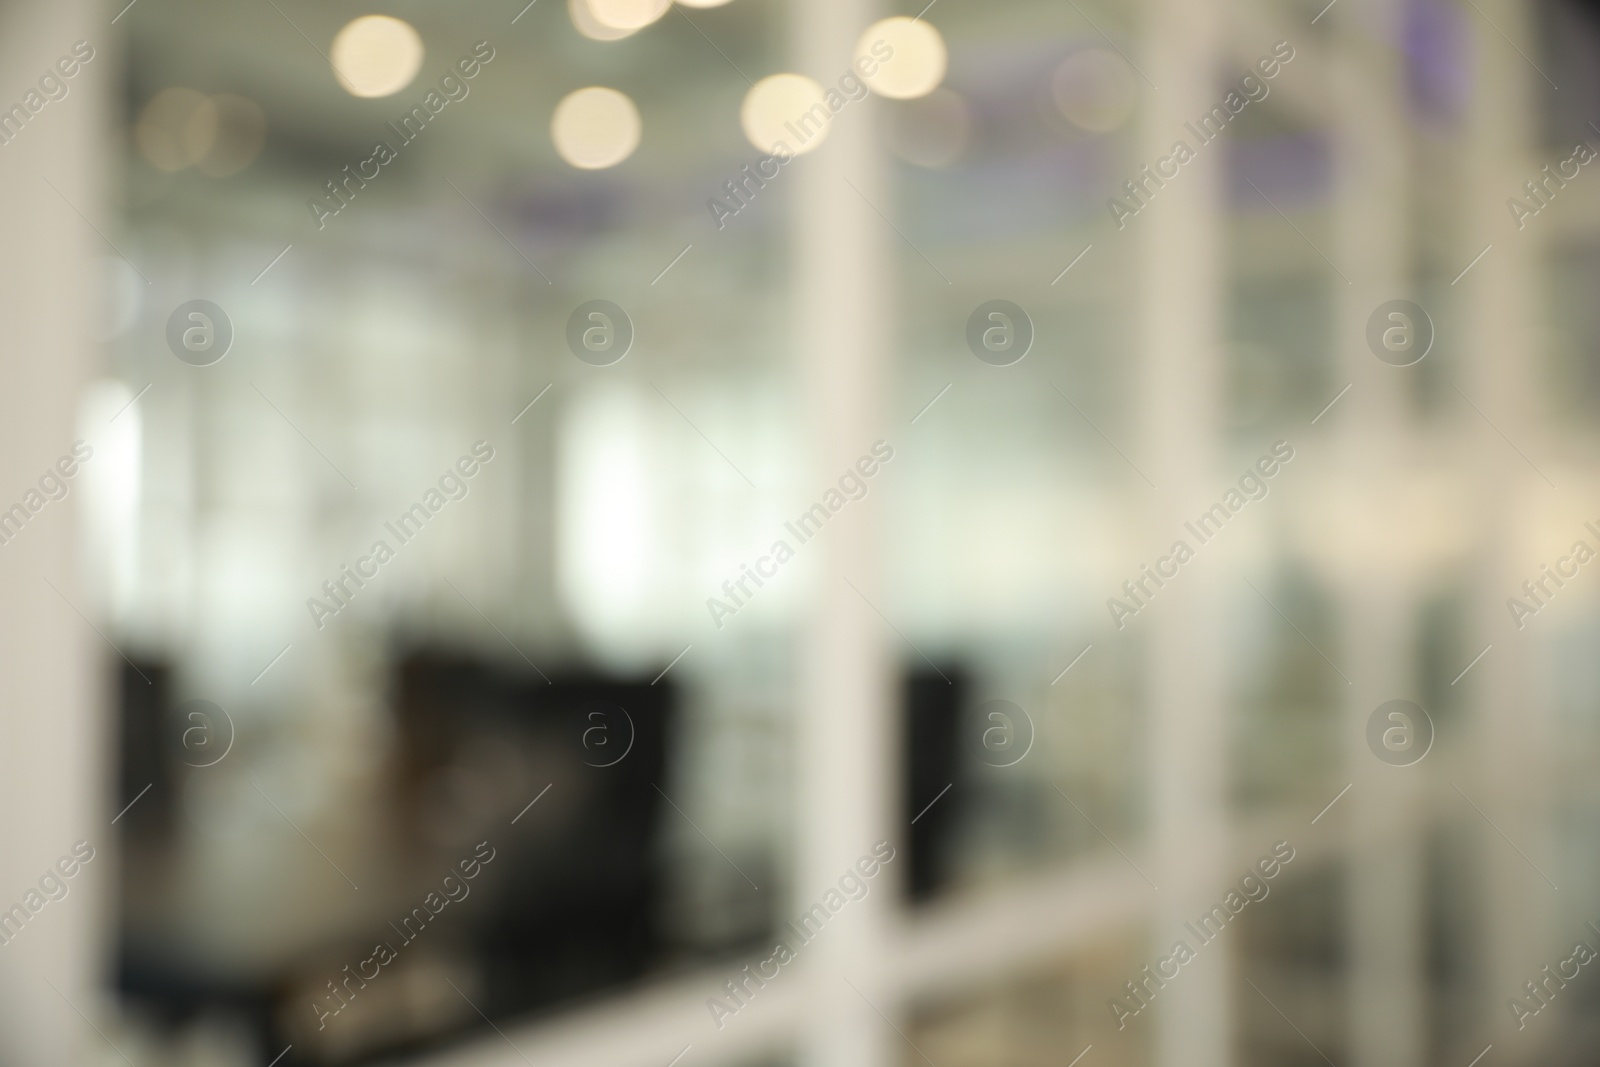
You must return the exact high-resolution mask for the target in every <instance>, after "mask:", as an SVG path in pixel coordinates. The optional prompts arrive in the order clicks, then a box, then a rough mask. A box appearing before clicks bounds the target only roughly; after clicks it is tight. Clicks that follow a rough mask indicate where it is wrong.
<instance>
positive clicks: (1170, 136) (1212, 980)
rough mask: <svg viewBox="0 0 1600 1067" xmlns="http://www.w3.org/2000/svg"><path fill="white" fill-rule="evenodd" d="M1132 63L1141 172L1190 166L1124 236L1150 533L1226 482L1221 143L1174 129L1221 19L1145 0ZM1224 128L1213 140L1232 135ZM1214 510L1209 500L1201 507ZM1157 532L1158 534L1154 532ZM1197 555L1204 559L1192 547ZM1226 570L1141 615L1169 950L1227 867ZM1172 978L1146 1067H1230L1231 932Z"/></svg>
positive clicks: (1209, 564) (1164, 938)
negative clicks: (1132, 258)
mask: <svg viewBox="0 0 1600 1067" xmlns="http://www.w3.org/2000/svg"><path fill="white" fill-rule="evenodd" d="M1148 16H1149V21H1148V22H1147V23H1146V26H1145V31H1144V39H1145V41H1146V43H1147V48H1146V51H1145V52H1144V54H1143V55H1142V56H1140V57H1137V58H1139V59H1140V61H1141V63H1140V65H1141V66H1143V67H1144V70H1145V72H1146V73H1147V74H1148V75H1149V76H1150V78H1151V79H1152V80H1153V81H1154V82H1155V84H1156V85H1158V86H1160V89H1159V90H1152V89H1149V88H1148V86H1146V92H1145V99H1144V105H1143V107H1142V109H1141V129H1140V133H1139V138H1138V140H1139V156H1138V159H1137V161H1136V162H1137V163H1138V164H1151V165H1154V163H1155V161H1156V160H1157V159H1158V158H1160V157H1162V156H1165V155H1168V154H1169V153H1170V152H1171V150H1172V145H1173V142H1174V141H1175V140H1177V139H1179V138H1182V139H1183V140H1184V141H1186V142H1188V143H1189V144H1190V146H1191V147H1193V148H1195V150H1196V151H1197V153H1198V158H1196V160H1195V161H1194V162H1193V163H1190V164H1188V165H1187V166H1185V167H1184V168H1183V170H1182V172H1181V173H1180V174H1179V175H1178V177H1177V178H1175V179H1173V180H1171V181H1169V182H1168V183H1167V184H1166V186H1165V187H1164V188H1162V189H1161V190H1160V191H1159V193H1157V195H1156V196H1155V198H1154V199H1153V201H1152V202H1151V204H1150V206H1149V207H1148V208H1146V209H1144V210H1142V211H1141V212H1140V213H1139V215H1138V217H1137V218H1135V219H1132V220H1129V222H1128V227H1127V229H1128V231H1137V232H1136V233H1130V232H1127V231H1124V232H1123V233H1122V234H1120V235H1119V236H1120V238H1121V239H1123V240H1138V241H1140V242H1141V255H1140V268H1139V269H1140V273H1139V289H1140V292H1139V317H1140V325H1139V330H1140V332H1139V335H1138V336H1139V345H1140V373H1141V375H1142V381H1141V382H1140V385H1139V397H1140V402H1141V405H1142V411H1141V417H1142V423H1143V441H1144V448H1143V452H1144V455H1145V457H1146V458H1147V461H1148V462H1149V464H1150V467H1149V468H1148V470H1149V473H1150V476H1151V478H1152V479H1153V480H1154V482H1155V484H1156V485H1157V486H1158V487H1159V489H1158V490H1154V491H1151V490H1148V489H1147V487H1145V486H1144V485H1142V484H1140V485H1138V486H1137V487H1136V490H1135V491H1136V492H1148V493H1149V495H1150V497H1152V498H1153V502H1152V503H1151V505H1150V506H1149V508H1148V515H1149V516H1150V519H1151V525H1150V529H1151V530H1152V531H1161V534H1160V535H1161V536H1165V534H1166V532H1167V531H1172V530H1180V529H1181V528H1182V520H1183V519H1184V518H1185V517H1192V516H1193V515H1196V514H1198V513H1199V512H1200V511H1201V510H1203V508H1204V506H1205V504H1204V503H1202V501H1203V500H1205V498H1206V497H1207V495H1208V494H1210V493H1211V487H1213V486H1216V485H1218V484H1219V483H1220V482H1221V476H1220V474H1219V471H1220V466H1221V465H1220V463H1219V462H1218V459H1217V447H1218V442H1219V440H1220V436H1221V434H1220V428H1219V422H1220V405H1221V402H1222V364H1221V358H1220V352H1219V345H1218V335H1219V330H1220V313H1221V308H1222V306H1223V302H1224V295H1225V289H1224V280H1225V279H1226V278H1227V275H1228V271H1227V268H1226V265H1225V259H1226V246H1225V245H1224V243H1223V242H1222V240H1221V234H1220V228H1221V225H1222V219H1221V215H1222V198H1223V184H1222V179H1223V176H1224V174H1225V173H1226V169H1225V168H1226V158H1225V153H1226V151H1227V147H1226V145H1224V144H1220V143H1218V144H1207V145H1196V143H1195V138H1194V136H1193V135H1192V134H1190V133H1189V132H1188V131H1187V130H1186V129H1185V128H1184V122H1185V121H1186V120H1190V119H1193V118H1195V117H1196V116H1198V115H1201V114H1203V113H1204V112H1206V111H1208V110H1209V109H1210V108H1211V107H1212V106H1214V105H1215V104H1217V103H1218V102H1220V100H1221V91H1220V89H1219V87H1218V84H1217V79H1216V76H1215V75H1216V71H1217V69H1218V63H1219V59H1220V56H1221V54H1222V50H1221V47H1220V44H1221V41H1220V40H1219V30H1220V27H1221V26H1222V24H1223V11H1222V10H1221V8H1220V6H1219V5H1218V4H1216V3H1214V2H1211V0H1155V2H1154V3H1152V4H1151V5H1150V7H1149V9H1148ZM1231 136H1233V134H1232V133H1231V132H1229V133H1224V134H1223V137H1224V138H1227V137H1231ZM1205 503H1209V501H1205ZM1152 535H1153V536H1155V534H1154V533H1153V534H1152ZM1202 552H1203V550H1202ZM1223 563H1225V561H1224V560H1223V559H1222V558H1220V557H1216V558H1212V559H1210V560H1207V559H1205V558H1204V557H1203V556H1202V557H1201V558H1200V559H1198V560H1197V561H1196V563H1195V564H1194V565H1193V566H1192V567H1191V568H1189V569H1188V570H1187V571H1186V572H1185V573H1184V574H1183V576H1182V580H1181V581H1177V582H1173V583H1171V585H1170V586H1169V587H1168V588H1166V589H1163V590H1162V593H1161V599H1160V600H1159V601H1158V602H1156V603H1155V604H1154V605H1153V606H1152V610H1151V611H1150V612H1149V613H1148V615H1147V616H1141V622H1142V621H1143V620H1144V619H1145V618H1148V620H1149V623H1150V625H1149V627H1148V628H1147V629H1146V631H1145V638H1146V641H1147V644H1146V648H1145V653H1146V658H1145V668H1144V670H1145V676H1146V679H1147V684H1148V687H1149V701H1150V703H1149V715H1150V726H1149V735H1150V739H1151V742H1150V743H1151V753H1150V786H1151V792H1152V796H1153V804H1152V815H1153V819H1154V826H1153V833H1154V841H1155V845H1156V848H1157V851H1158V854H1159V859H1158V862H1157V865H1156V866H1157V869H1158V872H1159V873H1154V874H1153V877H1154V880H1155V882H1156V883H1157V884H1158V885H1159V886H1160V892H1159V894H1158V895H1157V904H1156V906H1155V908H1154V910H1153V912H1152V916H1151V918H1152V922H1153V924H1154V925H1153V928H1152V931H1151V933H1152V936H1153V938H1154V939H1155V943H1153V944H1152V945H1151V950H1152V951H1155V950H1156V949H1158V948H1159V949H1160V950H1161V951H1162V952H1165V951H1166V949H1167V948H1169V947H1170V946H1171V942H1172V939H1174V938H1177V937H1181V936H1184V929H1183V924H1184V922H1186V921H1189V920H1192V919H1195V918H1197V917H1198V916H1199V915H1201V914H1202V913H1204V912H1205V911H1206V910H1207V909H1208V908H1209V907H1210V905H1211V904H1212V903H1214V902H1215V899H1216V890H1217V889H1218V887H1219V886H1220V885H1221V884H1222V883H1223V882H1224V881H1225V880H1226V879H1227V878H1228V877H1230V874H1232V873H1233V872H1229V871H1226V870H1225V869H1224V868H1223V866H1222V865H1223V864H1224V862H1225V861H1226V860H1227V857H1228V856H1229V854H1230V850H1229V848H1228V831H1227V823H1226V811H1225V802H1226V778H1227V774H1226V772H1227V745H1226V737H1227V722H1226V717H1225V715H1224V705H1223V702H1222V699H1221V692H1220V689H1221V686H1222V684H1223V679H1222V672H1221V662H1222V648H1221V642H1220V640H1219V629H1218V627H1217V625H1216V620H1217V618H1218V617H1219V615H1220V612H1221V602H1222V601H1221V594H1222V592H1223V589H1224V587H1223V584H1222V583H1223V582H1224V581H1225V580H1226V579H1225V578H1224V576H1223V574H1222V572H1221V571H1219V569H1218V567H1219V565H1220V564H1223ZM1185 940H1187V941H1190V942H1191V947H1195V948H1196V949H1197V951H1198V952H1199V953H1200V958H1199V959H1197V960H1196V961H1195V963H1193V964H1191V965H1189V966H1188V967H1186V968H1185V973H1184V974H1183V975H1182V980H1181V981H1176V982H1173V983H1171V984H1170V985H1169V986H1168V987H1167V988H1166V989H1164V990H1162V992H1161V994H1160V1000H1159V1001H1158V1002H1157V1004H1156V1005H1155V1015H1156V1019H1155V1022H1156V1024H1157V1031H1156V1054H1155V1062H1156V1063H1158V1064H1160V1065H1162V1067H1180V1065H1181V1067H1226V1065H1227V1064H1230V1063H1232V1062H1233V1050H1232V1044H1233V1042H1232V1018H1231V1013H1232V996H1231V992H1230V990H1231V986H1232V983H1233V981H1234V978H1233V973H1232V942H1233V940H1234V939H1233V938H1231V937H1222V938H1218V939H1217V940H1216V941H1215V942H1213V943H1211V944H1209V945H1206V946H1204V947H1198V946H1194V945H1193V944H1192V942H1193V938H1192V937H1185Z"/></svg>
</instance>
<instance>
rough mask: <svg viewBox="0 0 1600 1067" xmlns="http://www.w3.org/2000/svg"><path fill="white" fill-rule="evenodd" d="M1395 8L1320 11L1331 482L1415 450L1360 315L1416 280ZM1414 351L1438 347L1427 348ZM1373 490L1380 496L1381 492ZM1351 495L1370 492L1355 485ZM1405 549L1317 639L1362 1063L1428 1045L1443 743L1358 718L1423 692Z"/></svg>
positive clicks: (1403, 1060) (1344, 587) (1351, 478)
mask: <svg viewBox="0 0 1600 1067" xmlns="http://www.w3.org/2000/svg"><path fill="white" fill-rule="evenodd" d="M1401 14H1402V12H1401V11H1400V10H1398V9H1397V8H1395V7H1394V5H1392V4H1389V3H1385V2H1383V0H1355V2H1354V3H1348V2H1347V3H1344V4H1340V5H1339V6H1338V7H1335V8H1333V9H1331V10H1330V11H1329V12H1328V14H1327V18H1328V19H1329V20H1331V21H1333V23H1334V25H1333V26H1331V27H1330V29H1332V30H1333V31H1334V35H1333V38H1332V47H1331V48H1330V50H1329V63H1328V68H1327V69H1328V72H1329V76H1330V78H1331V79H1332V82H1333V90H1334V93H1335V94H1336V97H1337V99H1338V101H1339V102H1340V103H1339V106H1337V107H1335V108H1334V109H1333V115H1334V121H1335V125H1334V129H1333V134H1334V138H1335V140H1334V145H1335V152H1334V168H1335V170H1334V175H1335V177H1334V181H1335V186H1334V199H1333V210H1334V212H1335V218H1336V220H1337V221H1336V225H1335V227H1334V229H1333V234H1332V236H1333V241H1332V249H1331V254H1332V256H1333V260H1334V262H1335V263H1337V264H1338V265H1339V268H1340V270H1342V271H1343V272H1344V273H1345V275H1347V276H1348V278H1349V281H1348V282H1346V281H1345V279H1343V278H1340V277H1338V276H1337V275H1333V276H1332V277H1331V278H1330V279H1329V284H1331V285H1332V286H1334V287H1335V288H1336V290H1337V298H1336V306H1337V307H1338V309H1339V311H1338V324H1339V325H1338V333H1337V335H1336V338H1337V340H1336V344H1337V352H1338V355H1339V359H1338V360H1337V361H1336V364H1335V374H1336V375H1337V380H1336V381H1334V382H1333V383H1332V388H1331V389H1330V391H1329V396H1328V399H1332V397H1333V395H1334V393H1336V392H1337V391H1338V390H1340V389H1342V388H1344V386H1345V384H1346V383H1349V384H1350V385H1351V391H1350V394H1349V395H1348V396H1346V397H1345V398H1344V399H1343V400H1342V401H1340V404H1341V406H1342V407H1343V410H1339V409H1337V408H1336V409H1334V411H1333V412H1330V414H1329V417H1328V419H1327V420H1326V422H1325V423H1323V424H1320V427H1321V429H1322V430H1323V431H1324V433H1325V434H1326V435H1327V441H1326V446H1325V447H1327V449H1328V451H1329V453H1330V457H1329V458H1330V459H1331V460H1332V462H1329V463H1326V464H1325V465H1324V470H1325V471H1327V472H1328V474H1329V475H1333V476H1335V477H1337V482H1336V484H1338V485H1345V486H1348V485H1352V484H1354V485H1367V486H1370V487H1373V488H1374V489H1376V487H1377V486H1379V485H1381V484H1382V483H1383V482H1384V481H1387V480H1388V478H1390V477H1399V478H1406V477H1409V476H1411V474H1412V473H1413V472H1414V468H1411V467H1410V466H1409V465H1408V464H1406V463H1405V462H1404V461H1403V460H1402V459H1400V458H1399V457H1403V456H1406V455H1409V454H1414V453H1413V452H1412V451H1411V449H1410V447H1409V442H1411V441H1412V439H1413V435H1411V434H1410V433H1409V432H1408V429H1407V428H1408V426H1409V425H1410V422H1411V418H1412V416H1411V414H1410V412H1409V404H1410V400H1409V392H1410V389H1411V387H1412V386H1413V385H1414V383H1415V380H1416V377H1417V375H1418V374H1419V373H1420V370H1419V368H1417V367H1393V366H1390V365H1388V364H1386V363H1384V362H1382V361H1380V360H1379V359H1378V358H1377V356H1376V355H1374V353H1373V352H1372V351H1371V349H1369V348H1368V346H1367V340H1366V329H1367V320H1368V319H1369V318H1370V317H1371V315H1372V314H1373V312H1374V311H1375V310H1376V309H1377V308H1378V307H1379V306H1380V305H1382V304H1384V303H1386V302H1388V301H1390V300H1396V299H1407V300H1413V301H1416V300H1419V299H1420V298H1421V297H1422V295H1423V294H1421V293H1419V292H1416V291H1415V290H1414V286H1413V278H1412V275H1411V271H1410V264H1411V241H1410V233H1411V212H1410V199H1409V198H1410V177H1409V168H1408V166H1407V163H1408V159H1409V153H1410V143H1409V136H1408V133H1409V131H1408V129H1407V126H1406V116H1407V114H1408V113H1409V105H1408V103H1407V99H1406V95H1407V91H1406V85H1405V82H1404V77H1403V71H1402V69H1401V67H1400V60H1401V53H1400V51H1399V48H1400V43H1401V25H1400V19H1401ZM1423 302H1424V303H1426V301H1423ZM1427 310H1428V311H1429V312H1430V314H1431V315H1432V317H1433V319H1434V321H1435V324H1437V323H1439V322H1441V321H1443V320H1444V317H1445V315H1446V314H1447V309H1446V308H1443V307H1431V308H1427ZM1426 358H1430V359H1433V360H1435V361H1437V360H1439V359H1441V358H1446V357H1445V356H1444V355H1443V354H1442V352H1441V351H1439V350H1438V349H1437V348H1436V349H1435V350H1434V351H1433V352H1431V353H1430V355H1429V356H1428V357H1426ZM1340 472H1347V473H1345V474H1344V475H1341V474H1340ZM1389 472H1393V474H1392V475H1391V474H1390V473H1389ZM1363 495H1366V494H1363ZM1372 496H1373V498H1374V499H1378V500H1381V499H1392V498H1391V497H1390V496H1389V495H1388V494H1386V493H1374V494H1372ZM1349 505H1350V506H1351V507H1354V508H1360V509H1367V508H1375V507H1376V506H1377V505H1375V504H1370V503H1369V502H1368V501H1366V500H1361V499H1353V500H1351V501H1349ZM1368 520H1369V521H1370V523H1371V524H1372V526H1373V527H1376V526H1377V524H1378V522H1379V521H1380V520H1379V519H1378V518H1377V517H1376V516H1375V515H1371V514H1370V513H1369V515H1368ZM1402 536H1403V535H1402ZM1409 547H1410V546H1408V545H1405V544H1402V543H1397V542H1395V541H1393V540H1390V541H1387V542H1385V543H1382V544H1379V545H1362V546H1361V547H1360V548H1359V549H1356V550H1353V551H1351V552H1350V554H1349V555H1348V556H1347V557H1345V558H1343V559H1342V561H1341V562H1342V563H1343V566H1341V567H1340V568H1339V569H1338V570H1336V571H1335V572H1334V573H1333V575H1332V580H1333V581H1334V582H1335V583H1336V585H1337V588H1338V591H1339V592H1338V602H1339V619H1340V626H1339V631H1340V634H1341V640H1340V642H1339V645H1338V648H1337V650H1335V649H1330V650H1329V651H1330V652H1331V653H1333V655H1334V658H1335V659H1336V660H1338V661H1340V666H1341V668H1342V669H1343V670H1344V672H1345V674H1347V675H1348V676H1349V677H1350V679H1351V680H1352V682H1353V683H1354V684H1348V685H1347V684H1343V683H1341V688H1342V689H1343V693H1342V696H1343V697H1344V701H1345V711H1344V728H1343V730H1342V736H1343V737H1344V738H1345V741H1346V743H1345V758H1346V762H1347V768H1346V769H1347V775H1346V777H1345V779H1344V780H1345V781H1349V782H1352V783H1353V784H1352V786H1351V790H1350V794H1349V796H1348V797H1347V798H1345V800H1343V801H1341V803H1342V804H1344V805H1346V810H1345V811H1342V812H1341V811H1338V810H1337V809H1335V810H1334V811H1333V812H1330V813H1329V817H1328V819H1327V820H1326V821H1325V822H1323V823H1322V824H1321V825H1320V826H1319V827H1318V830H1320V831H1321V832H1322V833H1324V834H1335V833H1342V835H1343V836H1344V838H1345V840H1346V842H1347V845H1346V850H1345V856H1346V871H1345V877H1346V886H1347V894H1346V899H1345V916H1344V922H1345V938H1346V943H1347V945H1348V946H1349V967H1348V970H1347V971H1346V973H1345V975H1344V984H1345V989H1346V996H1347V998H1348V1000H1347V1004H1348V1009H1347V1010H1348V1026H1349V1037H1348V1042H1349V1050H1350V1057H1351V1061H1352V1063H1353V1064H1356V1065H1359V1067H1416V1065H1419V1064H1421V1063H1422V1062H1424V1060H1425V1058H1426V1053H1427V1019H1426V1015H1425V1011H1426V991H1427V987H1428V984H1429V983H1428V976H1427V974H1426V969H1425V966H1424V962H1425V961H1424V949H1425V944H1424V941H1425V937H1424V935H1425V932H1426V930H1427V914H1426V907H1425V903H1426V902H1425V901H1424V899H1423V888H1424V887H1423V875H1424V864H1423V856H1424V854H1425V844H1426V837H1425V833H1426V813H1425V812H1424V811H1423V810H1422V807H1423V805H1424V803H1425V801H1426V790H1425V788H1424V782H1425V780H1426V776H1427V775H1428V774H1430V773H1431V771H1432V769H1433V767H1434V766H1435V765H1437V763H1438V762H1439V758H1440V757H1439V754H1438V752H1437V751H1434V752H1433V753H1431V754H1430V757H1428V758H1431V760H1432V762H1431V763H1420V764H1417V765H1414V766H1410V767H1391V766H1389V765H1387V764H1385V763H1383V762H1382V761H1380V760H1379V759H1378V758H1377V757H1376V756H1375V755H1374V754H1373V753H1372V752H1371V751H1370V750H1369V749H1368V748H1367V742H1366V724H1367V720H1368V718H1369V717H1370V716H1371V715H1372V713H1373V711H1374V710H1375V709H1376V708H1377V707H1378V706H1379V705H1380V704H1382V703H1384V702H1385V701H1388V700H1394V699H1403V700H1416V699H1417V698H1418V696H1419V693H1418V678H1417V674H1416V670H1415V667H1414V664H1415V640H1414V633H1413V631H1414V628H1415V626H1416V624H1417V617H1418V612H1417V598H1416V591H1415V584H1414V579H1413V576H1412V573H1411V572H1413V571H1414V570H1415V569H1416V566H1417V563H1416V561H1417V560H1418V559H1419V558H1420V557H1419V556H1418V555H1417V554H1416V553H1414V552H1412V551H1409ZM1426 710H1428V711H1429V712H1430V713H1436V712H1437V710H1438V709H1436V708H1430V709H1426ZM1329 799H1331V796H1330V798H1329Z"/></svg>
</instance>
